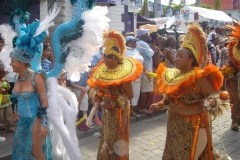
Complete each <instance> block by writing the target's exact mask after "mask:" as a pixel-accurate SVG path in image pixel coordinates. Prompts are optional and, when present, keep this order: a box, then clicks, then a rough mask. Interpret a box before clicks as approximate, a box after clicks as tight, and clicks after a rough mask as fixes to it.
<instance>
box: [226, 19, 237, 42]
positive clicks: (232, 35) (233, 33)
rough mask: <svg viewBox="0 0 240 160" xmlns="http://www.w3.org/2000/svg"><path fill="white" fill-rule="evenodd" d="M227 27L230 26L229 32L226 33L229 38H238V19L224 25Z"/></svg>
mask: <svg viewBox="0 0 240 160" xmlns="http://www.w3.org/2000/svg"><path fill="white" fill-rule="evenodd" d="M226 27H227V28H230V29H231V30H230V34H229V35H227V36H228V37H229V38H232V39H236V40H239V39H240V21H239V22H233V25H226Z"/></svg>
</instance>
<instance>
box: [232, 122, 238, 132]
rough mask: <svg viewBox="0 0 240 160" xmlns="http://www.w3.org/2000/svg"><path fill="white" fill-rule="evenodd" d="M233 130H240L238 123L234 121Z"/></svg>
mask: <svg viewBox="0 0 240 160" xmlns="http://www.w3.org/2000/svg"><path fill="white" fill-rule="evenodd" d="M231 128H232V130H234V131H238V130H239V126H238V124H237V123H233V124H232V126H231Z"/></svg>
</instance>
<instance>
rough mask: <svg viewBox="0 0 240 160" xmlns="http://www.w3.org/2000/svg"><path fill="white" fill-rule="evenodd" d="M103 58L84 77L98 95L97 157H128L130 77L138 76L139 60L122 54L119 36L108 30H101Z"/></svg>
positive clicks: (119, 159)
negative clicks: (98, 132)
mask: <svg viewBox="0 0 240 160" xmlns="http://www.w3.org/2000/svg"><path fill="white" fill-rule="evenodd" d="M104 37H105V42H104V47H105V48H106V49H105V51H104V59H103V60H102V61H101V62H100V63H99V64H98V65H97V66H96V67H95V68H94V69H93V71H92V75H91V76H90V78H89V80H88V84H89V86H90V87H91V88H95V90H96V91H97V92H96V93H97V94H98V96H99V97H102V99H103V102H102V103H101V107H102V136H101V141H100V144H99V149H98V155H97V159H98V160H128V159H129V110H130V105H129V100H130V99H132V98H133V90H132V83H131V82H132V81H135V80H136V79H137V78H139V77H140V75H141V73H142V70H143V67H142V64H141V63H140V62H137V61H136V60H134V59H132V58H127V57H124V54H125V51H126V46H125V44H126V43H125V40H124V38H123V36H122V35H121V34H120V33H118V32H116V31H110V32H107V33H105V34H104Z"/></svg>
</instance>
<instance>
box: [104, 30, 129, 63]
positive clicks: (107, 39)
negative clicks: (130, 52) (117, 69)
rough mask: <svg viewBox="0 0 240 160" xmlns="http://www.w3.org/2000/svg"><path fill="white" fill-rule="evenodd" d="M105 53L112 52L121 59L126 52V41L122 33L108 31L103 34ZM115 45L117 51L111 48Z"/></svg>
mask: <svg viewBox="0 0 240 160" xmlns="http://www.w3.org/2000/svg"><path fill="white" fill-rule="evenodd" d="M103 37H104V46H105V48H106V49H105V52H104V53H105V54H113V55H115V56H117V57H118V58H119V59H122V58H123V56H124V54H125V52H126V42H125V39H124V37H123V36H122V34H120V33H119V32H117V31H114V30H113V31H108V32H105V33H104V34H103ZM113 47H116V48H117V49H118V51H116V50H113Z"/></svg>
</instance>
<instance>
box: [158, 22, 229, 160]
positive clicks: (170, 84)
mask: <svg viewBox="0 0 240 160" xmlns="http://www.w3.org/2000/svg"><path fill="white" fill-rule="evenodd" d="M181 48H187V49H189V50H190V51H191V52H192V53H193V55H194V57H195V59H196V61H197V63H198V66H199V67H195V68H194V69H193V70H191V71H189V72H187V73H184V74H181V72H180V70H178V69H175V68H166V67H165V65H164V64H160V65H159V67H158V69H157V72H156V73H157V74H158V77H157V84H158V90H159V92H160V93H161V94H165V98H164V99H163V100H162V101H161V102H159V103H158V105H159V107H160V108H161V106H162V105H164V104H165V105H169V106H179V107H184V108H188V107H189V108H192V107H204V105H205V97H204V95H203V94H202V92H201V91H200V90H198V89H197V88H196V87H195V86H194V83H195V82H196V81H197V80H199V79H201V78H203V77H207V78H208V79H209V80H210V81H211V84H212V86H213V88H214V89H215V90H216V94H213V95H210V96H209V98H210V99H214V101H215V103H216V105H215V106H214V107H212V108H210V109H209V111H208V112H207V111H203V112H202V113H200V114H196V115H191V116H184V115H180V114H178V113H175V112H171V109H169V118H168V125H167V137H166V144H165V149H164V153H163V160H169V159H183V160H185V159H186V160H187V159H190V160H193V159H194V156H195V149H196V146H197V139H198V134H199V129H200V128H205V129H206V132H207V145H206V147H205V149H204V151H203V152H202V154H201V156H200V157H199V159H201V160H205V159H208V160H212V159H214V157H213V153H212V150H213V148H212V140H211V126H210V123H211V120H210V119H209V115H212V116H213V117H217V116H219V115H221V114H222V113H223V111H222V110H223V108H224V107H227V106H228V104H227V103H225V102H223V101H221V100H220V99H219V96H218V93H217V91H218V90H219V89H220V88H221V86H222V82H223V76H222V74H221V72H220V71H219V70H218V68H217V67H215V66H213V65H209V66H207V67H205V66H206V62H207V44H206V38H205V35H204V33H203V31H202V29H201V27H199V25H198V24H195V23H192V24H190V25H188V32H187V33H186V36H185V37H184V41H183V44H182V45H181ZM157 108H158V107H157ZM157 108H156V109H157Z"/></svg>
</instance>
